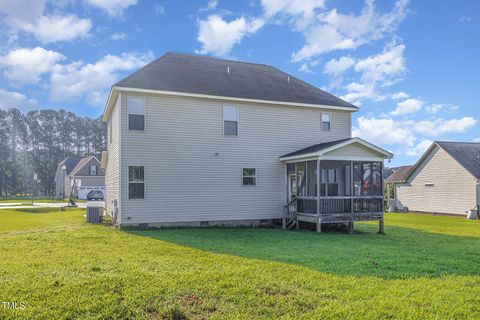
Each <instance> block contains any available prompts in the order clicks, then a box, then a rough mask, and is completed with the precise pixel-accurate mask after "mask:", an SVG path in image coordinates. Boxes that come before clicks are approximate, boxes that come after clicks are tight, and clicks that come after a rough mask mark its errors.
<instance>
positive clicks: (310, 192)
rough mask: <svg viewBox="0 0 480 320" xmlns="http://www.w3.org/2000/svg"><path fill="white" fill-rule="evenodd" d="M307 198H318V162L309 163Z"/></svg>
mask: <svg viewBox="0 0 480 320" xmlns="http://www.w3.org/2000/svg"><path fill="white" fill-rule="evenodd" d="M307 196H310V197H316V196H317V161H315V160H314V161H308V162H307Z"/></svg>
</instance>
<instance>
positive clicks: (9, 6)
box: [0, 0, 92, 43]
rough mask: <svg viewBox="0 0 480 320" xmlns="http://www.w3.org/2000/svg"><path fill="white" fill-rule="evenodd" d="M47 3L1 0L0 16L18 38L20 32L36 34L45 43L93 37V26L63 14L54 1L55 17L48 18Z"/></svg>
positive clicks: (74, 16)
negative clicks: (91, 30) (46, 12)
mask: <svg viewBox="0 0 480 320" xmlns="http://www.w3.org/2000/svg"><path fill="white" fill-rule="evenodd" d="M46 4H47V1H46V0H38V1H37V0H36V1H29V0H16V1H9V0H0V15H3V16H2V17H1V18H2V21H3V23H4V24H5V25H6V26H8V27H9V28H10V31H11V35H12V36H13V37H14V38H15V37H16V34H17V33H18V31H24V32H27V33H30V34H32V35H34V36H35V37H36V38H37V39H38V40H40V41H41V42H43V43H49V42H57V41H66V40H74V39H77V38H85V37H87V36H88V35H89V32H90V29H91V27H92V23H91V21H90V20H89V19H81V18H79V17H77V16H76V15H73V14H65V15H63V14H60V10H57V9H58V8H57V7H58V6H59V4H58V3H57V2H52V3H51V5H52V6H53V7H54V9H55V10H54V12H55V14H50V15H47V14H45V10H46Z"/></svg>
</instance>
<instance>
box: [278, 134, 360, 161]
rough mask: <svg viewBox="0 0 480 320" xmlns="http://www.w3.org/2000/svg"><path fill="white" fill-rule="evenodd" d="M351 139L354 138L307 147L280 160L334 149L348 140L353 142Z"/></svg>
mask: <svg viewBox="0 0 480 320" xmlns="http://www.w3.org/2000/svg"><path fill="white" fill-rule="evenodd" d="M351 139H352V138H347V139H342V140H335V141H330V142H325V143H320V144H316V145H313V146H310V147H307V148H304V149H301V150H298V151H295V152H291V153H289V154H286V155H284V156H281V157H280V158H286V157H294V156H300V155H303V154H309V153H314V152H318V151H322V150H324V149H327V148H330V147H333V146H335V145H337V144H339V143H342V142H345V141H348V140H351Z"/></svg>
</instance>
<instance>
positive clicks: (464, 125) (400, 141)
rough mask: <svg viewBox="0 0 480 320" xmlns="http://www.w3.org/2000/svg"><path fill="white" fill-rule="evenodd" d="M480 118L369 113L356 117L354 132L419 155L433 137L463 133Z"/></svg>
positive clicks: (406, 153)
mask: <svg viewBox="0 0 480 320" xmlns="http://www.w3.org/2000/svg"><path fill="white" fill-rule="evenodd" d="M477 122H478V121H477V120H476V119H474V118H472V117H463V118H459V119H450V120H445V119H440V118H437V119H432V120H420V121H414V120H411V119H407V120H397V119H393V118H386V117H380V118H377V117H374V116H366V117H359V118H358V119H357V124H356V125H355V126H354V128H353V132H352V135H353V136H358V137H361V138H364V139H366V140H368V141H371V142H373V143H376V144H383V145H388V146H397V147H398V148H399V149H398V150H397V151H396V152H395V153H397V154H405V155H408V156H418V155H419V154H421V153H423V152H424V151H425V150H426V148H428V146H429V145H430V144H431V141H432V140H433V139H438V138H439V137H442V136H444V135H448V134H453V133H464V132H466V131H468V130H470V129H471V128H472V127H473V126H474V125H475V124H476V123H477ZM418 141H420V142H418Z"/></svg>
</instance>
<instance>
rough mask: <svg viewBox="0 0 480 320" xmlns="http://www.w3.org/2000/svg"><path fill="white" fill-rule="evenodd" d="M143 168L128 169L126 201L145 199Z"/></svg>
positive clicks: (131, 167)
mask: <svg viewBox="0 0 480 320" xmlns="http://www.w3.org/2000/svg"><path fill="white" fill-rule="evenodd" d="M144 170H145V169H144V167H141V166H129V167H128V199H145V177H144Z"/></svg>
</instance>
